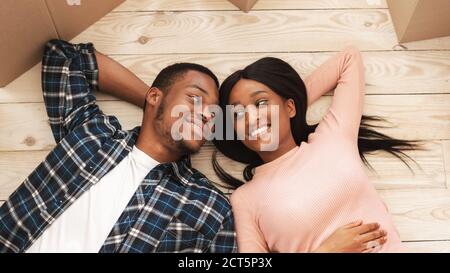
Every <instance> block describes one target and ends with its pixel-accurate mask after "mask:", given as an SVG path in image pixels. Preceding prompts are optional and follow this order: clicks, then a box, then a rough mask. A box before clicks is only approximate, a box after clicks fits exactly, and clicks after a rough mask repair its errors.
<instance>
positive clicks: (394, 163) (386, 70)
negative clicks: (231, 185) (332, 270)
mask: <svg viewBox="0 0 450 273" xmlns="http://www.w3.org/2000/svg"><path fill="white" fill-rule="evenodd" d="M370 3H372V4H370ZM87 41H91V42H93V43H94V44H95V45H96V48H97V50H99V51H101V52H103V53H106V54H107V55H109V56H111V57H113V58H114V59H116V60H118V61H119V62H121V63H122V64H124V65H125V66H127V67H128V68H130V69H131V70H132V71H133V72H135V73H136V74H137V75H138V76H139V77H141V78H142V79H143V80H145V81H146V82H147V83H149V84H150V83H151V82H152V80H153V78H154V77H155V76H156V73H157V72H158V71H159V70H161V69H162V68H163V67H165V66H166V65H168V64H170V63H173V62H179V61H190V62H197V63H201V64H204V65H207V66H208V67H210V68H211V69H212V70H213V71H214V72H216V73H217V75H218V76H219V78H220V79H221V80H223V79H224V77H225V76H226V75H227V74H229V73H231V72H232V71H234V70H235V69H238V68H242V67H243V66H245V65H246V64H248V63H250V62H251V61H253V60H256V59H258V58H261V57H262V56H268V55H271V56H276V57H280V58H283V59H284V60H286V61H288V62H289V63H291V64H292V65H293V66H294V67H295V68H296V69H297V70H298V72H299V73H300V74H301V75H302V76H305V75H308V73H310V72H311V71H313V70H314V68H316V67H317V66H318V65H320V64H321V63H322V62H323V61H324V60H325V59H326V58H327V57H329V56H330V55H332V54H333V53H334V52H336V51H339V50H341V49H342V48H344V47H345V46H347V45H351V44H352V45H355V46H357V47H359V48H360V50H361V51H362V54H363V57H364V61H365V68H366V81H367V85H366V93H367V95H366V100H365V110H364V113H365V114H375V115H381V116H384V117H387V118H389V120H390V121H391V125H393V126H394V127H395V128H392V129H385V130H383V132H385V133H389V134H390V135H392V136H394V137H400V138H406V139H419V140H424V141H425V142H426V147H427V150H426V151H420V152H413V153H410V155H411V156H412V157H413V158H414V159H416V160H417V162H418V163H419V164H420V167H421V168H418V167H414V172H415V175H413V174H412V173H411V172H410V171H409V170H408V168H406V167H405V166H404V165H402V164H401V163H400V162H399V161H398V160H396V159H393V158H391V157H389V156H386V155H384V154H378V155H373V156H370V162H371V163H372V164H373V166H374V167H375V169H376V171H377V172H376V173H372V172H370V171H367V173H368V174H369V176H370V177H371V179H372V181H373V183H374V184H375V186H376V188H377V189H378V191H379V193H380V195H381V196H382V198H383V199H384V200H385V201H386V203H387V205H388V206H389V209H390V211H391V213H392V215H393V218H394V221H395V223H396V225H397V227H398V230H399V232H400V236H401V238H402V240H403V241H405V242H406V243H407V246H409V247H410V248H411V249H412V250H413V251H425V252H450V189H449V185H450V37H446V38H438V39H432V40H426V41H420V42H413V43H406V44H398V42H397V39H396V35H395V32H394V28H393V25H392V21H391V18H390V15H389V12H388V9H387V5H386V3H385V1H384V0H381V1H374V0H372V1H364V0H260V1H259V2H258V3H257V4H256V6H255V8H254V9H253V10H252V11H251V12H250V13H248V14H245V13H243V12H241V11H238V10H237V9H236V8H235V7H234V6H233V5H231V4H230V3H229V2H228V1H225V0H189V1H184V0H164V1H163V0H128V1H126V2H125V3H124V4H123V5H121V6H120V7H118V8H117V9H115V10H114V11H113V12H111V13H110V14H109V15H107V16H106V17H104V18H103V19H102V20H100V21H98V22H97V23H95V24H94V25H92V26H91V27H90V28H89V29H87V30H86V31H84V32H83V33H82V34H80V35H79V36H78V37H76V38H75V39H74V40H73V42H87ZM330 98H331V97H330V94H327V96H324V97H323V98H321V99H320V100H319V101H318V102H317V103H315V104H314V105H313V106H312V107H311V109H309V111H308V121H310V122H317V121H318V120H320V118H321V116H322V115H323V114H324V113H325V111H326V109H327V107H328V106H329V104H330ZM98 101H99V104H100V106H101V107H102V109H103V110H104V111H105V112H107V113H110V114H115V115H117V116H118V117H119V119H120V120H121V122H122V123H123V124H124V127H125V128H132V127H134V126H136V125H139V124H140V120H141V112H140V110H139V109H137V108H136V107H134V106H131V105H129V104H127V103H124V102H121V101H118V100H117V99H115V98H113V97H109V96H106V95H103V94H99V95H98ZM54 145H55V143H54V140H53V138H52V135H51V132H50V128H49V126H48V123H47V119H46V114H45V109H44V105H43V103H42V95H41V91H40V66H39V65H37V66H36V67H34V68H32V69H31V70H30V71H28V72H27V73H25V74H24V75H23V76H21V77H20V78H19V79H17V80H16V81H14V82H13V83H11V84H10V85H8V86H7V87H5V88H0V203H1V202H3V201H2V200H6V199H7V198H8V196H9V195H10V194H11V193H12V192H13V191H14V190H15V189H16V188H17V186H18V185H19V184H20V183H21V182H22V181H23V180H24V179H25V178H26V177H27V175H28V174H29V173H30V172H31V171H32V170H33V169H34V168H35V166H36V165H37V164H38V163H39V162H40V161H41V160H42V159H43V158H44V157H45V155H46V154H47V153H48V152H49V150H51V149H52V147H53V146H54ZM213 149H214V148H213V147H212V146H211V145H210V144H208V145H206V146H205V147H204V148H203V149H202V151H201V152H200V153H199V154H198V155H196V156H194V165H195V167H197V168H198V169H199V170H201V171H203V172H204V173H205V174H206V175H208V176H209V177H210V178H211V179H213V180H216V179H217V178H216V177H215V176H214V174H213V172H212V170H211V166H210V156H211V152H212V151H213ZM221 161H222V162H225V163H226V164H227V166H228V169H229V170H231V171H233V173H235V174H236V175H240V171H241V169H242V165H240V164H237V163H233V162H230V161H229V160H226V159H224V158H221Z"/></svg>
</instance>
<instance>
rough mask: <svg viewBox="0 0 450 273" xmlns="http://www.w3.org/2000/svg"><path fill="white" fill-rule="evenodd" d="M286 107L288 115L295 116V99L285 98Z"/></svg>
mask: <svg viewBox="0 0 450 273" xmlns="http://www.w3.org/2000/svg"><path fill="white" fill-rule="evenodd" d="M286 108H287V111H288V115H289V117H290V118H293V117H295V115H296V114H297V110H296V109H295V101H294V100H293V99H287V100H286Z"/></svg>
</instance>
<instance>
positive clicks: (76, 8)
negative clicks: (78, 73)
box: [0, 0, 125, 87]
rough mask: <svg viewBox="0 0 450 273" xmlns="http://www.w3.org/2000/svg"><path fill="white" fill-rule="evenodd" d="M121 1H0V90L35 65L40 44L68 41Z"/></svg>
mask: <svg viewBox="0 0 450 273" xmlns="http://www.w3.org/2000/svg"><path fill="white" fill-rule="evenodd" d="M124 1H125V0H108V1H104V0H0V60H1V62H0V87H1V86H5V85H6V84H8V83H9V82H11V81H12V80H14V79H15V78H17V77H18V76H20V75H21V74H22V73H24V72H25V71H27V70H28V69H30V68H31V67H33V66H34V65H35V64H37V63H38V62H39V61H40V60H41V58H42V50H43V47H44V43H45V42H46V41H48V40H49V39H52V38H61V39H64V40H70V39H72V38H73V37H75V36H76V35H77V34H79V33H80V32H82V31H83V30H84V29H86V28H87V27H88V26H89V25H91V24H92V23H94V22H95V21H97V20H98V19H100V18H101V17H103V16H104V15H105V14H107V13H108V12H109V11H111V10H112V9H113V8H115V7H116V6H118V5H119V4H120V3H122V2H124Z"/></svg>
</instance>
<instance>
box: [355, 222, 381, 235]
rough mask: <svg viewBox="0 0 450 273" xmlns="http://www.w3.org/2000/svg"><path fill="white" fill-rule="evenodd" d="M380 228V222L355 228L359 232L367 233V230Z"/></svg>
mask: <svg viewBox="0 0 450 273" xmlns="http://www.w3.org/2000/svg"><path fill="white" fill-rule="evenodd" d="M379 228H380V225H379V224H378V223H370V224H364V225H361V226H358V227H355V228H354V230H355V232H357V233H358V234H365V233H367V232H372V231H375V230H377V229H379Z"/></svg>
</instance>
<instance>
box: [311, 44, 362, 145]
mask: <svg viewBox="0 0 450 273" xmlns="http://www.w3.org/2000/svg"><path fill="white" fill-rule="evenodd" d="M305 85H306V90H307V94H308V105H311V104H312V103H313V102H314V101H316V100H317V99H318V98H320V97H321V96H322V95H324V94H325V93H327V92H329V91H331V90H332V89H333V88H335V87H336V89H335V91H334V96H333V101H332V104H331V107H330V111H331V112H332V113H333V114H334V115H335V117H336V119H337V121H338V126H340V127H342V128H343V129H344V130H345V131H346V132H350V133H351V134H352V136H356V137H357V135H358V131H359V126H360V122H361V115H362V110H363V104H364V86H365V81H364V65H363V60H362V57H361V53H360V52H359V50H358V49H357V48H355V47H347V48H345V49H344V50H343V51H342V52H340V53H338V54H336V55H334V56H333V57H331V58H330V59H328V60H327V61H326V62H325V63H324V64H322V65H321V66H320V67H319V68H317V69H316V70H315V71H314V72H313V73H312V74H311V75H310V76H308V77H307V78H306V79H305Z"/></svg>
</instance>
